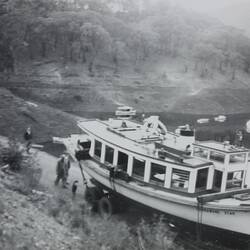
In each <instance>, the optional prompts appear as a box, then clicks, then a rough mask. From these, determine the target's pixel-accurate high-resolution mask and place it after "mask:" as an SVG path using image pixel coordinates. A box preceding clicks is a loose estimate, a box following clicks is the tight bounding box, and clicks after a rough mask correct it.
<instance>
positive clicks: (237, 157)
mask: <svg viewBox="0 0 250 250" xmlns="http://www.w3.org/2000/svg"><path fill="white" fill-rule="evenodd" d="M229 159H230V160H229V162H230V163H245V162H246V154H233V155H230V158H229Z"/></svg>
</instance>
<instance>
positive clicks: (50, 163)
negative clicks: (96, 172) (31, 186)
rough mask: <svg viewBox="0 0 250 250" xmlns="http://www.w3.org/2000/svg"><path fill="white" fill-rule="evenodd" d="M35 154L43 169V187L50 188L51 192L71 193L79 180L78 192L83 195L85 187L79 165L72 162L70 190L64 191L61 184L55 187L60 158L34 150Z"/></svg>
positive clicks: (41, 181)
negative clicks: (74, 183) (72, 187)
mask: <svg viewBox="0 0 250 250" xmlns="http://www.w3.org/2000/svg"><path fill="white" fill-rule="evenodd" d="M33 153H34V155H35V159H36V162H37V163H38V165H39V167H40V168H41V169H42V177H41V180H40V183H41V185H42V186H44V187H45V188H48V189H49V190H50V191H57V190H58V189H59V190H63V191H64V192H71V186H72V183H73V182H74V181H75V180H78V182H79V184H78V189H77V192H78V193H79V194H83V191H84V185H83V180H82V176H81V172H80V169H79V166H78V163H76V162H72V161H71V168H70V170H69V178H68V182H69V185H68V189H63V188H62V187H61V184H59V185H58V186H55V185H54V181H55V178H56V164H57V160H58V158H57V157H55V156H52V155H50V154H48V153H45V152H42V151H39V150H33Z"/></svg>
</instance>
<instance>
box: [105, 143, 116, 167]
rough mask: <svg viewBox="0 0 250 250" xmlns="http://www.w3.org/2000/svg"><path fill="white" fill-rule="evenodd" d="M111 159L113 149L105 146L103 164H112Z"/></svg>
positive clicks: (112, 157)
mask: <svg viewBox="0 0 250 250" xmlns="http://www.w3.org/2000/svg"><path fill="white" fill-rule="evenodd" d="M113 159H114V149H113V148H111V147H109V146H106V151H105V162H108V163H110V164H113Z"/></svg>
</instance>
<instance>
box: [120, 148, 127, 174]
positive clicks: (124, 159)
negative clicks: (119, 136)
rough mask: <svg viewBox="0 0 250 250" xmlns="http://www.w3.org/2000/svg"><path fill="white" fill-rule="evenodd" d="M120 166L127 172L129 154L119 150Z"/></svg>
mask: <svg viewBox="0 0 250 250" xmlns="http://www.w3.org/2000/svg"><path fill="white" fill-rule="evenodd" d="M118 167H119V169H121V170H122V171H124V172H127V168H128V155H127V154H125V153H123V152H120V151H119V152H118Z"/></svg>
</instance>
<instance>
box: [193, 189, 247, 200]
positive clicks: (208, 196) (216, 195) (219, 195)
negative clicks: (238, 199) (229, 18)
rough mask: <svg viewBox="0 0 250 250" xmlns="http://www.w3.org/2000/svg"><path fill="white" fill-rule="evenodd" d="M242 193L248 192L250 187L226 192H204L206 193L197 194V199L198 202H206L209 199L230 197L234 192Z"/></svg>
mask: <svg viewBox="0 0 250 250" xmlns="http://www.w3.org/2000/svg"><path fill="white" fill-rule="evenodd" d="M244 193H249V194H250V188H246V189H240V190H233V191H228V192H223V193H213V194H206V195H202V196H198V197H197V201H198V202H200V203H206V202H210V201H214V200H221V199H225V198H230V197H233V196H234V195H236V194H244Z"/></svg>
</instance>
